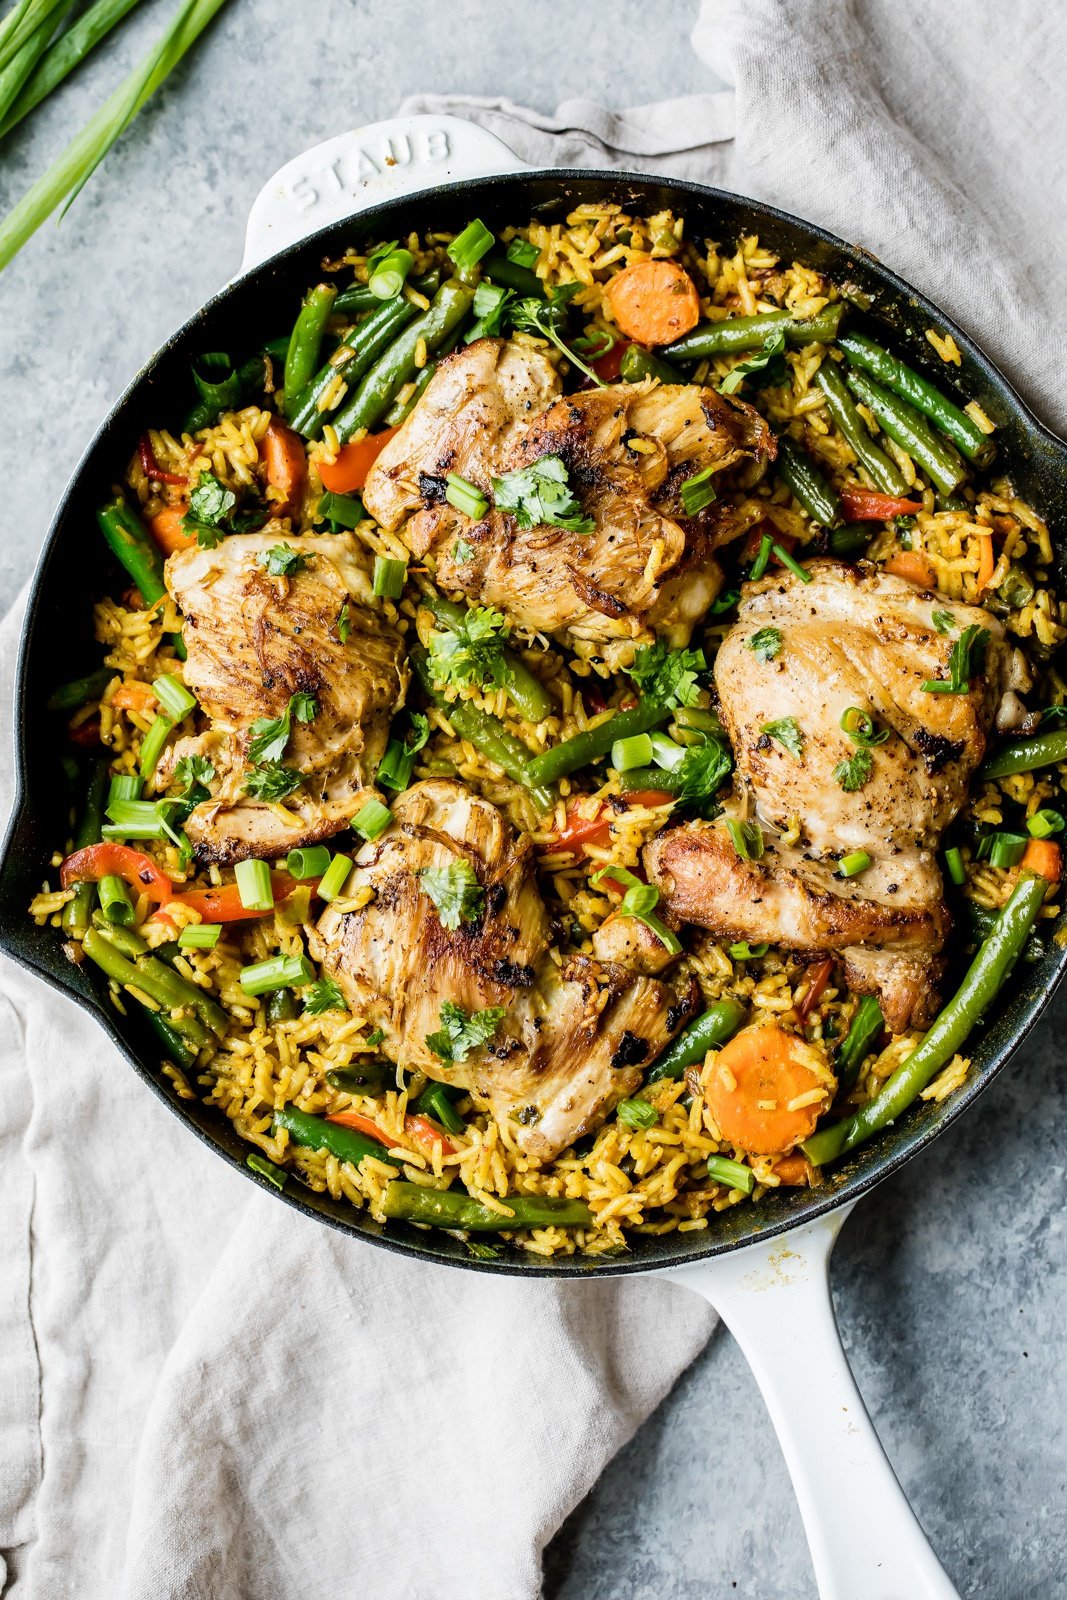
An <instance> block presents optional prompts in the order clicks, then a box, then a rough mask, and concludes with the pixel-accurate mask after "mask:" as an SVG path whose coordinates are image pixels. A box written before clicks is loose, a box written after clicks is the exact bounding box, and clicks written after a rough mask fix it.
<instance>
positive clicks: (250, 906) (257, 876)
mask: <svg viewBox="0 0 1067 1600" xmlns="http://www.w3.org/2000/svg"><path fill="white" fill-rule="evenodd" d="M233 875H234V877H235V878H236V880H237V893H238V894H239V895H240V897H241V904H242V905H243V906H244V908H245V910H246V911H269V910H270V909H271V907H272V906H273V905H274V890H273V889H272V887H271V881H270V868H269V867H268V865H267V863H266V862H265V861H239V862H238V863H237V865H236V867H234V869H233Z"/></svg>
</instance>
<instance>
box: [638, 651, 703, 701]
mask: <svg viewBox="0 0 1067 1600" xmlns="http://www.w3.org/2000/svg"><path fill="white" fill-rule="evenodd" d="M706 668H707V662H706V661H705V660H704V652H703V650H670V649H668V647H667V643H666V641H665V640H664V639H657V640H656V642H655V644H646V645H642V646H641V648H640V649H639V650H638V652H637V654H636V655H635V656H634V659H633V664H632V666H629V667H627V669H626V670H627V672H628V673H629V674H630V676H631V678H632V679H633V680H634V682H635V683H636V685H637V687H638V688H639V689H640V691H641V693H642V695H644V696H645V698H646V699H648V700H655V701H658V703H659V704H660V705H664V706H671V707H672V708H673V707H676V706H692V705H695V704H696V702H697V697H698V695H699V693H700V685H699V684H698V683H697V674H698V673H700V672H703V671H705V670H706Z"/></svg>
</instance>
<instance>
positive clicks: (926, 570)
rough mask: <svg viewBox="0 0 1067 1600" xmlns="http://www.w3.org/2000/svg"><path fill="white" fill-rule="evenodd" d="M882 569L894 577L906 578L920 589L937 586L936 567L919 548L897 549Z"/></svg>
mask: <svg viewBox="0 0 1067 1600" xmlns="http://www.w3.org/2000/svg"><path fill="white" fill-rule="evenodd" d="M884 570H885V571H886V572H891V573H892V574H893V576H894V577H895V578H906V579H907V581H908V582H909V583H914V584H916V585H917V586H918V587H919V588H920V589H936V588H937V568H936V567H935V566H934V564H933V562H932V561H931V560H929V558H928V557H927V556H924V555H923V554H922V552H921V551H919V550H898V551H897V553H896V555H894V556H890V558H889V560H888V561H887V562H886V563H885V568H884Z"/></svg>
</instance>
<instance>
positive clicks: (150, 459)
mask: <svg viewBox="0 0 1067 1600" xmlns="http://www.w3.org/2000/svg"><path fill="white" fill-rule="evenodd" d="M137 454H138V455H139V456H140V458H141V471H142V472H143V473H144V475H145V477H146V478H152V479H154V480H155V482H156V483H173V484H175V485H176V486H177V487H178V488H184V487H185V485H186V484H187V483H188V482H189V479H188V477H182V476H181V475H180V474H179V473H177V472H164V471H163V468H162V467H161V466H160V464H159V462H158V461H157V460H156V455H155V451H154V450H153V449H152V441H151V440H150V439H149V437H148V435H147V433H144V434H142V435H141V437H140V439H138V441H137Z"/></svg>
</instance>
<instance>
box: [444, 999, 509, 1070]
mask: <svg viewBox="0 0 1067 1600" xmlns="http://www.w3.org/2000/svg"><path fill="white" fill-rule="evenodd" d="M506 1015H507V1011H506V1009H505V1007H504V1006H487V1007H486V1008H485V1010H484V1011H473V1012H472V1011H464V1009H463V1007H462V1006H458V1005H456V1003H455V1001H454V1000H444V1001H442V1003H441V1012H440V1023H441V1026H440V1028H439V1029H438V1031H437V1032H436V1033H428V1034H427V1035H426V1043H427V1045H428V1046H429V1047H430V1049H431V1050H432V1051H433V1053H434V1055H435V1056H438V1057H439V1058H440V1060H442V1061H447V1062H454V1061H466V1059H467V1057H468V1056H469V1055H470V1054H471V1053H472V1052H473V1051H475V1050H480V1049H482V1047H483V1046H484V1045H487V1044H488V1043H489V1041H490V1040H491V1039H492V1038H493V1037H494V1035H495V1034H496V1031H497V1029H498V1028H499V1027H500V1024H501V1023H502V1022H503V1020H504V1018H505V1016H506Z"/></svg>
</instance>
